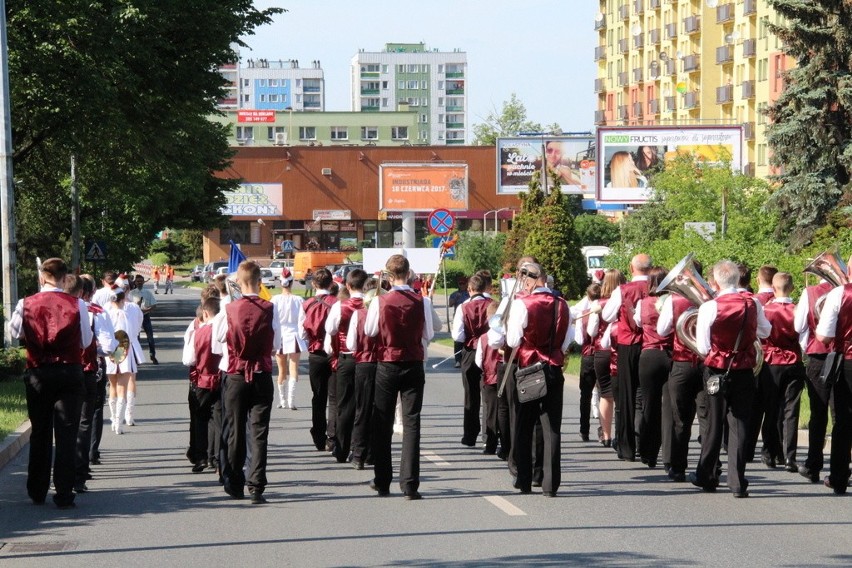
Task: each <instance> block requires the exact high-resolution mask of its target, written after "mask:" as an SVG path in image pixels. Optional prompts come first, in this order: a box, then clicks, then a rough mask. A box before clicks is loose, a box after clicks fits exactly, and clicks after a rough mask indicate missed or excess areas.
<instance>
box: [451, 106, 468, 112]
mask: <svg viewBox="0 0 852 568" xmlns="http://www.w3.org/2000/svg"><path fill="white" fill-rule="evenodd" d="M447 112H464V107H463V106H458V105H447Z"/></svg>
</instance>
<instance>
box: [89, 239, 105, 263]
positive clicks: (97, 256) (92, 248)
mask: <svg viewBox="0 0 852 568" xmlns="http://www.w3.org/2000/svg"><path fill="white" fill-rule="evenodd" d="M105 260H106V244H105V243H103V242H102V241H92V242H89V243H86V262H103V261H105Z"/></svg>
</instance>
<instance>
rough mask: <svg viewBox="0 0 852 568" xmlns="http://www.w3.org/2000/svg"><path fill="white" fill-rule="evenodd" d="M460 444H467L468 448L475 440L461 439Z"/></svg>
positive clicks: (474, 443) (473, 444) (472, 445)
mask: <svg viewBox="0 0 852 568" xmlns="http://www.w3.org/2000/svg"><path fill="white" fill-rule="evenodd" d="M461 443H462V446H467V447H468V448H472V447H474V446H475V445H476V440H470V439H468V438H462V439H461Z"/></svg>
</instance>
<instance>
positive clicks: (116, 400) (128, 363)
mask: <svg viewBox="0 0 852 568" xmlns="http://www.w3.org/2000/svg"><path fill="white" fill-rule="evenodd" d="M121 282H122V281H121V279H120V278H119V279H117V280H116V284H114V288H113V291H112V294H111V295H110V302H109V304H108V305H107V306H106V313H107V316H108V317H109V319H110V321H111V322H112V327H113V329H114V330H115V331H116V332H119V331H123V332H125V333H126V334H127V338H128V339H129V341H130V346H129V349H128V350H127V356H126V357H125V358H124V360H123V361H115V360H113V359H112V358H107V360H106V374H107V380H109V410H110V415H111V418H112V431H113V432H115V433H116V434H123V433H124V428H123V427H122V421H126V420H127V418H130V422H129V423H128V425H131V426H132V425H133V415H132V411H131V412H130V413H128V408H129V407H130V402H131V395H132V398H133V400H134V403H135V393H131V391H130V383H131V380H133V376H134V375H135V374H136V371H137V370H138V369H139V364H140V363H145V362H146V360H145V353H144V352H143V351H142V346H141V345H139V332H140V331H142V310H141V309H140V308H139V306H137V305H136V304H132V303H127V302H126V301H125V295H124V294H125V292H124V288H122V287H121V286H120V283H121Z"/></svg>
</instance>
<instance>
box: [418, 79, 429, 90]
mask: <svg viewBox="0 0 852 568" xmlns="http://www.w3.org/2000/svg"><path fill="white" fill-rule="evenodd" d="M420 88H421V89H428V88H429V85H428V84H427V83H426V81H420Z"/></svg>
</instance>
